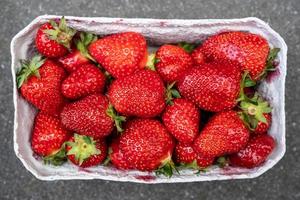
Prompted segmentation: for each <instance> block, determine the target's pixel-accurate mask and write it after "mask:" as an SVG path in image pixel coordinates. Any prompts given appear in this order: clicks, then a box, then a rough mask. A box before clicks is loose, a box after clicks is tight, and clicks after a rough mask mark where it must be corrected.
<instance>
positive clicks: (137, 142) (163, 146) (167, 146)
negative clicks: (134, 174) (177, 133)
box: [120, 119, 174, 176]
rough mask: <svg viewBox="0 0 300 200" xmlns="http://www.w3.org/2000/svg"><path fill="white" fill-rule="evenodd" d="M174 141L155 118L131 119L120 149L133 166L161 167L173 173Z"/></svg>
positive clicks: (144, 167) (123, 135)
mask: <svg viewBox="0 0 300 200" xmlns="http://www.w3.org/2000/svg"><path fill="white" fill-rule="evenodd" d="M173 147H174V141H173V139H172V137H171V136H170V135H169V133H168V132H167V130H166V129H165V127H164V126H163V125H162V124H161V123H160V122H159V121H157V120H154V119H136V120H133V121H130V122H129V124H127V127H126V129H125V131H124V133H123V134H122V135H121V138H120V149H121V151H122V152H123V154H124V156H125V157H126V159H127V160H128V162H129V163H130V164H131V165H132V167H133V168H135V169H138V170H141V171H152V170H156V169H160V170H159V173H164V174H166V175H168V176H171V175H172V171H173V170H172V169H173V168H174V163H173V162H172V160H171V155H172V151H173Z"/></svg>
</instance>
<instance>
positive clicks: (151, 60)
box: [146, 53, 159, 71]
mask: <svg viewBox="0 0 300 200" xmlns="http://www.w3.org/2000/svg"><path fill="white" fill-rule="evenodd" d="M158 62H159V60H158V59H157V58H156V57H155V53H151V54H150V55H149V56H148V59H147V63H146V68H147V69H150V70H152V71H155V65H156V64H157V63H158Z"/></svg>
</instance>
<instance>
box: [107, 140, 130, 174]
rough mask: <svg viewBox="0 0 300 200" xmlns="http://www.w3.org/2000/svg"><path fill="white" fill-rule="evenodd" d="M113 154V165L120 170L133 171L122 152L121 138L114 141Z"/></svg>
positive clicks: (110, 156) (111, 158)
mask: <svg viewBox="0 0 300 200" xmlns="http://www.w3.org/2000/svg"><path fill="white" fill-rule="evenodd" d="M110 149H111V153H110V155H109V158H110V161H111V163H112V164H113V165H114V166H115V167H116V168H118V169H123V170H128V169H132V166H131V165H130V163H129V162H128V161H127V159H126V157H125V156H124V154H123V152H122V151H121V150H120V138H119V137H118V138H115V139H113V141H112V143H111V146H110Z"/></svg>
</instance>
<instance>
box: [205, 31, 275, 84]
mask: <svg viewBox="0 0 300 200" xmlns="http://www.w3.org/2000/svg"><path fill="white" fill-rule="evenodd" d="M202 49H203V52H204V54H205V56H207V57H210V58H212V59H213V60H218V61H220V60H225V61H230V62H231V63H233V64H234V65H240V66H241V67H242V69H243V70H244V71H248V72H249V74H250V77H251V78H252V79H253V80H258V79H260V76H261V74H263V73H264V71H265V68H266V62H267V58H268V54H269V50H270V48H269V45H268V42H267V40H266V39H264V38H263V37H262V36H260V35H256V34H253V33H246V32H239V31H235V32H226V33H220V34H217V35H214V36H211V37H209V38H208V39H207V40H205V41H204V43H203V45H202Z"/></svg>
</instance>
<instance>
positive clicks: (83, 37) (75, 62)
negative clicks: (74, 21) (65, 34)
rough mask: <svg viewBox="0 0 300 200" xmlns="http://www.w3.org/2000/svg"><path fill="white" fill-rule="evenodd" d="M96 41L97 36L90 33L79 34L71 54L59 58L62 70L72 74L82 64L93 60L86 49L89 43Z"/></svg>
mask: <svg viewBox="0 0 300 200" xmlns="http://www.w3.org/2000/svg"><path fill="white" fill-rule="evenodd" d="M96 40H97V36H95V35H93V34H91V33H84V32H82V33H80V40H77V41H76V47H77V48H76V49H74V50H73V51H72V52H71V53H69V54H67V55H65V56H64V57H61V58H60V59H59V62H60V63H62V64H63V66H64V68H65V69H66V70H67V71H68V72H73V71H75V70H76V69H77V68H79V67H80V66H81V65H83V64H87V63H90V61H94V62H95V60H94V59H93V58H92V56H91V55H90V54H89V52H88V50H87V48H88V46H89V45H90V43H92V42H94V41H96Z"/></svg>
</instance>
